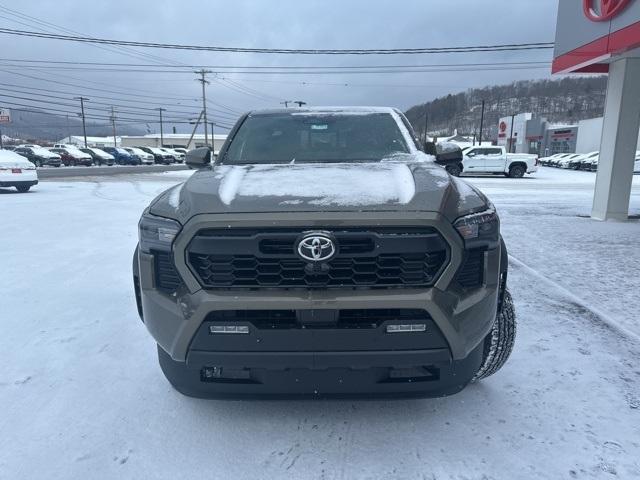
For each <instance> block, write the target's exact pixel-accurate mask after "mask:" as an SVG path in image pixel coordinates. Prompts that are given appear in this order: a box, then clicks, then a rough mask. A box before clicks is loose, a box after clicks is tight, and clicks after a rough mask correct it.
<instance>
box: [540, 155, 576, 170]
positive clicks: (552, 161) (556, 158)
mask: <svg viewBox="0 0 640 480" xmlns="http://www.w3.org/2000/svg"><path fill="white" fill-rule="evenodd" d="M570 155H573V154H572V153H557V154H555V155H552V156H551V157H549V158H548V160H547V162H546V165H548V166H550V167H557V166H558V164H559V163H560V161H561V160H563V159H565V158H567V157H568V156H570Z"/></svg>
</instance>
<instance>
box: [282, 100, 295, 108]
mask: <svg viewBox="0 0 640 480" xmlns="http://www.w3.org/2000/svg"><path fill="white" fill-rule="evenodd" d="M290 103H293V102H292V101H291V100H285V101H284V102H280V105H284V108H289V104H290Z"/></svg>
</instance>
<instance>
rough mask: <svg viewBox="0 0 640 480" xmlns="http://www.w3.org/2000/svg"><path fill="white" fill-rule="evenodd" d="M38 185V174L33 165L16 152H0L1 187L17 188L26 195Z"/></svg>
mask: <svg viewBox="0 0 640 480" xmlns="http://www.w3.org/2000/svg"><path fill="white" fill-rule="evenodd" d="M37 184H38V172H37V171H36V166H35V165H34V164H33V163H31V162H30V161H29V160H28V159H27V158H26V157H23V156H21V155H18V154H17V153H16V152H15V151H10V150H0V187H15V188H16V190H18V192H20V193H24V192H28V191H29V189H30V188H31V187H33V186H34V185H37Z"/></svg>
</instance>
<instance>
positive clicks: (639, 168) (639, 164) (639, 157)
mask: <svg viewBox="0 0 640 480" xmlns="http://www.w3.org/2000/svg"><path fill="white" fill-rule="evenodd" d="M633 173H640V152H636V161H635V162H633Z"/></svg>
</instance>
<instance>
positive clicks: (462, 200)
mask: <svg viewBox="0 0 640 480" xmlns="http://www.w3.org/2000/svg"><path fill="white" fill-rule="evenodd" d="M430 158H431V157H428V156H425V155H423V154H416V155H402V156H401V157H400V159H401V161H400V160H398V159H397V157H394V159H392V160H386V161H385V160H383V161H381V162H376V163H333V164H327V163H325V164H297V165H296V164H284V165H282V164H278V165H240V166H228V165H222V166H217V167H214V168H213V169H211V170H203V171H199V172H196V173H195V174H194V175H193V176H192V177H191V178H190V179H189V180H188V181H187V182H185V183H184V184H181V185H178V186H176V187H173V188H171V189H169V190H168V191H166V192H164V193H163V194H161V195H160V196H158V197H157V198H156V199H155V200H154V202H153V203H152V205H151V207H150V213H152V214H154V215H159V216H164V217H168V218H174V219H176V220H178V221H180V222H181V223H184V222H185V221H187V220H188V219H189V218H191V217H192V216H194V215H199V214H205V213H256V212H257V213H260V212H316V211H320V212H328V211H331V212H335V211H345V212H354V211H355V212H357V211H414V212H419V211H423V212H426V211H429V212H439V213H441V214H443V215H445V217H447V218H450V219H451V220H454V219H455V218H457V217H459V216H460V215H462V214H466V213H472V212H476V211H480V210H483V209H485V208H486V206H487V200H486V198H485V197H484V195H482V193H480V192H479V191H478V190H477V189H476V188H475V187H472V186H471V185H469V184H467V183H466V182H464V181H462V180H459V179H457V178H454V177H451V176H450V175H449V174H448V173H447V172H446V171H445V170H444V169H443V168H442V167H441V166H439V165H437V164H435V163H434V162H432V161H431V160H430Z"/></svg>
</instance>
